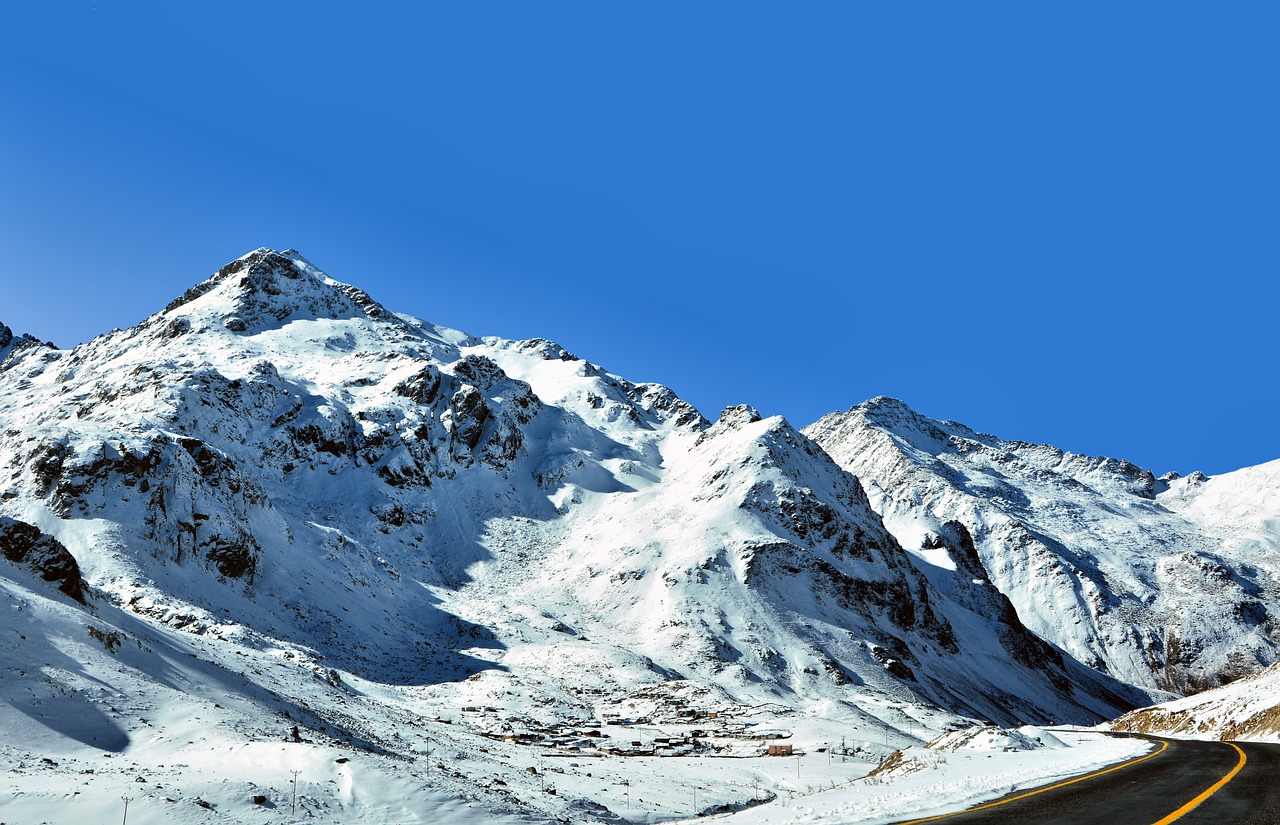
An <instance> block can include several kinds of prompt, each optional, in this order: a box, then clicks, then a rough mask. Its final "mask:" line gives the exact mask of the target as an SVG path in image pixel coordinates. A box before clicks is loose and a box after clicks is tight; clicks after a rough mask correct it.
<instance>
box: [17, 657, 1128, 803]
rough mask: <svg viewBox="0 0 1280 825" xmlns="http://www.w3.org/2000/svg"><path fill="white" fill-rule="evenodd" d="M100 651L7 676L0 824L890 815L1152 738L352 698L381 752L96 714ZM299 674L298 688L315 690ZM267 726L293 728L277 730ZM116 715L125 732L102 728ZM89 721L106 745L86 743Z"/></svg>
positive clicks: (219, 720)
mask: <svg viewBox="0 0 1280 825" xmlns="http://www.w3.org/2000/svg"><path fill="white" fill-rule="evenodd" d="M51 641H56V642H58V643H59V644H63V645H65V643H66V641H67V640H66V639H58V640H51ZM170 652H171V651H170ZM100 660H101V657H95V656H90V657H88V661H89V663H90V664H89V666H88V667H86V668H85V669H84V670H83V671H82V672H81V674H80V675H81V677H82V678H84V680H85V684H84V686H82V687H81V688H79V689H71V688H65V687H64V688H61V689H57V690H53V691H47V692H46V695H44V696H43V698H41V699H38V700H31V699H30V697H26V698H24V696H23V695H22V694H23V693H24V692H26V693H30V690H29V685H30V684H31V683H23V682H17V681H14V680H8V681H7V682H0V686H3V689H4V692H5V695H4V696H3V699H4V702H3V704H0V708H2V710H0V723H2V724H3V732H4V735H3V737H0V764H3V765H4V766H5V767H4V770H3V774H2V775H3V777H4V780H3V785H0V823H8V824H9V825H13V823H24V825H25V824H27V823H31V824H32V825H34V824H35V823H50V825H61V824H62V823H75V824H76V825H81V824H82V823H98V822H113V821H116V820H117V819H121V820H124V817H125V815H126V809H125V798H126V797H127V798H128V800H129V803H128V810H127V820H124V821H127V822H128V823H134V825H145V824H146V823H155V825H159V824H160V823H166V824H168V823H172V824H173V825H182V823H204V822H236V823H240V822H243V823H262V824H263V825H266V823H288V822H308V823H371V824H372V823H379V825H381V823H410V822H430V823H446V824H447V823H516V822H557V821H559V822H587V821H617V822H634V823H654V822H673V821H680V820H687V819H691V818H692V817H693V816H694V815H695V813H696V814H697V815H699V816H702V817H714V818H715V819H716V820H717V821H725V822H731V823H735V825H737V824H738V823H742V825H746V824H747V823H766V822H768V823H779V822H805V823H813V822H819V823H853V822H858V823H870V822H892V821H895V820H899V819H903V818H909V817H914V816H923V815H929V814H933V813H940V812H944V811H950V810H956V809H960V808H964V807H967V806H969V805H972V804H974V803H976V802H979V801H982V800H986V799H992V798H996V797H999V796H1001V795H1004V794H1006V793H1008V792H1010V791H1014V790H1020V789H1025V788H1029V787H1033V786H1036V785H1040V784H1044V783H1046V782H1050V781H1053V780H1055V779H1059V778H1063V777H1066V776H1070V775H1074V774H1078V773H1081V772H1085V771H1089V770H1091V769H1095V768H1098V767H1101V766H1104V765H1107V764H1111V763H1114V762H1117V761H1121V760H1124V759H1128V758H1131V757H1133V756H1136V755H1138V754H1140V753H1142V752H1144V751H1146V750H1148V749H1149V746H1148V745H1147V744H1146V743H1145V742H1143V741H1141V740H1136V739H1118V738H1111V737H1107V736H1104V735H1101V734H1099V733H1095V732H1089V731H1075V730H1073V731H1062V730H1058V731H1053V732H1049V731H1045V730H1042V729H1037V728H1023V729H1021V730H1020V731H1010V730H1004V729H1000V728H972V729H969V730H964V731H956V732H951V733H947V734H943V735H942V736H941V737H939V738H938V739H936V740H934V742H932V743H931V744H930V745H929V747H927V748H926V747H924V746H921V745H914V746H910V747H907V748H905V749H903V750H902V751H899V752H895V753H892V754H890V755H889V758H888V759H887V760H885V761H884V764H883V767H881V768H880V769H879V770H878V771H877V764H878V762H879V761H880V757H881V756H883V755H885V754H887V753H889V749H887V748H885V747H884V746H883V743H878V742H869V741H865V740H856V739H851V738H848V737H847V736H845V733H846V731H848V730H849V728H848V727H847V725H843V724H840V722H839V720H834V719H829V718H823V717H821V716H816V715H812V716H803V717H797V716H794V715H788V719H787V721H786V724H787V727H786V729H783V728H781V727H780V726H779V727H777V728H776V731H777V733H778V735H779V738H778V741H779V742H782V741H786V742H787V743H788V744H791V745H792V746H793V747H794V749H795V751H796V755H792V756H780V757H779V756H773V757H770V756H744V755H741V754H742V753H747V752H755V750H756V749H755V748H750V749H746V748H744V749H743V750H742V751H740V752H738V753H735V752H734V751H733V750H732V749H729V750H727V751H725V752H724V753H722V754H719V755H714V756H712V755H700V756H698V755H690V756H668V757H658V756H621V755H602V754H600V753H599V750H602V749H603V748H600V749H591V748H584V749H583V750H582V751H581V752H565V751H559V752H557V751H554V750H550V749H547V748H543V747H537V746H527V745H520V744H516V743H511V742H504V741H499V740H495V739H490V738H485V737H481V736H479V735H476V734H475V733H474V731H473V730H471V729H470V726H468V725H467V723H466V720H464V719H457V720H454V721H452V722H450V723H448V725H447V726H446V725H445V724H444V723H442V722H439V721H435V720H432V721H427V720H426V719H422V718H416V717H415V715H414V714H410V713H404V712H402V713H401V714H400V718H393V717H395V716H397V713H396V709H395V708H394V707H393V706H392V705H390V704H386V703H382V702H358V701H354V700H353V702H352V705H353V707H352V708H351V710H352V714H353V717H354V718H358V719H360V720H362V721H364V722H366V723H368V724H370V725H372V726H375V727H384V726H391V727H398V728H399V729H400V730H401V734H400V735H399V736H398V737H397V742H396V744H397V745H398V748H397V750H396V751H381V752H380V749H374V750H372V751H371V750H362V749H358V748H352V747H350V746H348V745H345V744H343V743H340V742H337V741H334V740H332V739H324V740H319V739H318V738H313V739H311V741H307V740H306V739H305V738H304V741H301V742H297V741H292V737H291V736H290V735H289V728H288V720H286V719H274V720H273V719H270V718H265V719H264V718H261V717H259V718H256V719H254V718H250V717H249V716H248V715H247V713H246V712H249V713H252V711H253V708H252V707H251V706H247V705H246V704H245V703H244V702H243V701H240V702H233V701H232V699H234V697H232V696H230V695H229V696H228V704H226V705H224V704H222V703H210V702H209V701H207V699H206V700H198V699H195V698H192V699H190V700H183V699H182V698H181V697H179V696H177V695H174V696H171V697H169V700H170V701H169V702H168V703H167V704H159V703H158V700H159V699H160V698H161V697H160V696H159V695H158V694H157V693H156V691H155V690H154V689H151V690H150V691H149V692H148V698H147V699H146V700H145V701H142V702H138V701H136V697H135V702H134V703H133V704H130V705H127V706H126V705H125V704H124V703H123V702H121V704H120V706H118V707H117V706H111V707H110V710H109V712H108V713H107V714H102V713H101V712H100V711H98V710H96V708H97V703H95V702H91V701H89V700H87V699H86V696H89V695H92V694H93V693H94V692H95V691H97V692H98V693H102V694H108V693H115V691H116V690H118V688H119V687H120V686H121V685H120V682H119V679H121V678H128V673H127V671H128V668H125V667H121V668H119V670H118V671H117V673H115V674H112V673H108V672H105V671H104V670H101V669H99V668H98V667H97V664H99V663H100ZM184 669H185V668H184V666H183V665H182V664H181V663H180V662H176V661H175V662H174V669H173V673H172V676H173V678H174V681H175V683H177V684H181V683H182V682H183V681H184V680H185V679H186V678H189V676H190V674H189V673H184V672H183V671H184ZM41 672H42V674H43V677H44V678H43V679H41V680H40V684H42V685H46V686H47V685H54V684H65V682H59V683H55V682H54V681H53V680H52V679H50V678H49V677H50V676H51V675H53V671H52V670H51V669H50V667H49V666H46V667H45V668H44V669H43V671H41ZM33 675H34V674H33ZM64 675H65V674H64ZM287 678H288V677H287V676H283V677H281V680H282V681H283V680H284V679H287ZM290 687H291V691H290V692H292V693H295V694H300V693H304V692H305V690H306V688H305V686H304V685H301V684H294V685H292V686H290ZM357 706H358V707H357ZM46 712H47V713H48V714H50V715H52V714H57V715H58V716H59V721H58V723H57V727H58V729H59V733H60V734H61V735H60V736H50V732H49V730H48V727H49V721H48V719H47V718H42V719H39V720H38V721H39V723H40V724H36V722H37V720H36V719H33V718H29V717H33V716H34V717H39V716H41V714H43V713H46ZM144 712H145V713H146V716H143V715H141V714H142V713H144ZM375 716H377V717H381V718H374V717H375ZM24 717H27V718H26V720H25V721H26V724H25V725H24ZM776 721H779V720H775V722H776ZM446 727H447V728H449V730H445V728H446ZM41 728H44V732H43V734H40V729H41ZM272 730H279V731H283V732H284V735H281V736H276V737H274V738H271V737H270V731H272ZM112 731H114V739H113V741H110V742H105V743H104V742H102V737H103V736H110V735H111V732H112ZM601 732H602V734H603V735H602V736H601V737H599V744H600V745H606V746H607V745H609V744H613V745H615V746H625V744H627V743H626V742H624V741H622V740H625V739H630V738H631V737H645V738H651V737H653V736H654V735H655V733H656V732H658V731H657V729H656V728H652V729H641V728H637V727H635V726H631V727H625V728H624V727H622V726H615V725H609V726H602V731H601ZM665 732H666V733H675V734H677V735H678V734H679V733H680V731H672V730H666V731H665ZM24 735H29V736H31V738H30V739H24ZM95 736H96V737H98V745H97V746H94V747H90V746H88V745H86V744H85V742H87V741H89V740H91V739H92V738H93V737H95ZM784 736H785V740H784V739H783V737H784ZM842 737H844V742H843V744H844V745H845V746H846V747H847V750H849V751H853V749H854V748H857V749H858V750H857V751H856V752H854V753H851V755H848V756H844V755H841V752H840V748H839V746H840V745H841V740H842ZM104 744H105V745H106V746H107V747H108V748H110V749H108V750H103V749H101V748H102V746H103V745H104ZM113 751H114V752H113ZM886 768H887V769H886ZM873 772H874V773H873ZM295 775H296V777H297V784H296V788H295V785H294V776H295ZM295 790H296V796H295ZM295 805H296V807H295ZM516 811H519V812H520V813H516Z"/></svg>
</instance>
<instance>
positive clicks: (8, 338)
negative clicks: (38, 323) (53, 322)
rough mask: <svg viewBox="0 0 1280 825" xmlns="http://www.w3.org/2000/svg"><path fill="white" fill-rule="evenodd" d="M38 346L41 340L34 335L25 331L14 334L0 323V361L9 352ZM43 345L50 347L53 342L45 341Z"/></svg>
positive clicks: (7, 355) (6, 356)
mask: <svg viewBox="0 0 1280 825" xmlns="http://www.w3.org/2000/svg"><path fill="white" fill-rule="evenodd" d="M38 346H41V341H40V339H39V338H36V337H35V336H34V335H28V334H26V333H23V334H22V335H15V334H14V333H13V330H11V329H9V328H8V327H7V326H5V325H4V324H0V361H3V360H4V359H6V358H8V357H9V355H10V354H11V353H13V352H16V351H18V350H20V349H25V348H26V347H38ZM44 346H47V347H52V346H53V344H51V343H48V342H45V343H44Z"/></svg>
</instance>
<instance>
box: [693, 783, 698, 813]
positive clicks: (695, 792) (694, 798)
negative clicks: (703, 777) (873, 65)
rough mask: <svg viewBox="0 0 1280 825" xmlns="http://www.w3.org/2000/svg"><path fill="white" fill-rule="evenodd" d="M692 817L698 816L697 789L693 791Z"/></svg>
mask: <svg viewBox="0 0 1280 825" xmlns="http://www.w3.org/2000/svg"><path fill="white" fill-rule="evenodd" d="M693 815H694V816H697V815H698V789H697V788H694V789H693Z"/></svg>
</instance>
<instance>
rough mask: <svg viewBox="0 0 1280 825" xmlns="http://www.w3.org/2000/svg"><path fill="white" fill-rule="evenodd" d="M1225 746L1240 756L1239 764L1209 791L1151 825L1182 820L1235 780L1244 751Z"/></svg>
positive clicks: (1241, 766)
mask: <svg viewBox="0 0 1280 825" xmlns="http://www.w3.org/2000/svg"><path fill="white" fill-rule="evenodd" d="M1227 744H1228V745H1231V747H1233V748H1235V749H1236V753H1238V754H1240V761H1239V762H1237V763H1236V766H1235V767H1234V768H1232V769H1231V773H1229V774H1227V775H1226V776H1224V777H1222V778H1221V779H1219V780H1218V781H1217V782H1215V783H1214V784H1213V787H1211V788H1209V790H1207V791H1205V792H1204V793H1202V794H1200V795H1199V796H1197V797H1196V798H1195V799H1193V800H1191V801H1190V802H1188V803H1187V804H1186V805H1183V806H1182V807H1181V808H1179V809H1178V810H1176V811H1174V812H1173V813H1171V814H1169V815H1168V816H1166V817H1165V818H1164V819H1162V820H1160V821H1159V822H1156V823H1153V825H1169V823H1170V822H1173V821H1174V820H1175V819H1182V817H1184V816H1186V815H1187V814H1189V813H1191V810H1192V809H1193V808H1195V807H1196V806H1197V805H1199V804H1200V803H1201V802H1204V801H1205V800H1206V799H1208V798H1209V797H1211V796H1213V795H1214V794H1216V793H1217V792H1218V791H1220V790H1222V786H1223V785H1225V784H1227V783H1228V782H1230V781H1231V780H1232V779H1235V778H1236V774H1238V773H1240V769H1241V768H1243V767H1244V763H1245V758H1244V751H1242V750H1240V748H1239V747H1237V746H1236V745H1234V744H1232V743H1231V742H1228V743H1227Z"/></svg>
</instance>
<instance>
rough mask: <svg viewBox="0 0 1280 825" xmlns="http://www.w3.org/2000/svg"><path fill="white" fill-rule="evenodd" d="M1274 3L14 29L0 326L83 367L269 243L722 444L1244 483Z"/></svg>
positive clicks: (148, 20) (295, 16) (110, 11)
mask: <svg viewBox="0 0 1280 825" xmlns="http://www.w3.org/2000/svg"><path fill="white" fill-rule="evenodd" d="M1276 8H1277V7H1276V6H1275V5H1274V4H1263V3H1257V4H1250V3H1240V4H1229V5H1219V6H1214V7H1209V6H1206V5H1204V4H1184V3H1176V2H1175V3H1131V4H1112V3H1107V4H1104V3H1079V4H1046V3H965V4H959V3H915V4H910V3H876V4H872V3H859V2H840V3H804V4H785V5H784V4H780V3H779V4H762V3H760V4H757V3H697V4H693V3H647V4H621V3H586V2H579V3H536V4H535V3H468V4H456V3H455V4H429V3H427V4H408V3H405V4H387V3H384V4H351V3H326V2H308V3H292V2H283V1H281V2H259V3H253V4H248V3H238V2H227V3H216V4H214V3H206V4H196V3H174V2H163V3H159V2H154V3H141V2H118V1H117V0H77V1H76V2H57V3H44V4H34V3H32V4H7V5H6V6H5V7H4V9H3V10H0V72H2V74H0V77H2V78H3V80H2V81H0V321H3V322H4V323H6V324H8V325H9V326H11V327H14V328H15V329H16V330H18V331H26V332H31V333H33V334H35V335H38V336H40V337H43V338H48V339H52V340H53V341H54V342H55V343H57V344H59V345H61V346H70V345H72V344H75V343H77V342H81V341H84V340H87V339H88V338H91V337H92V336H93V335H95V334H98V333H100V332H104V331H106V330H109V329H111V328H112V327H126V326H129V325H131V324H134V323H136V322H138V321H139V320H141V319H142V318H143V317H145V316H147V315H148V314H150V313H152V312H154V311H156V310H158V309H160V308H161V307H163V306H164V304H165V303H167V302H168V301H169V300H170V299H171V298H173V297H175V296H176V295H178V294H180V293H181V292H182V291H183V290H184V289H186V288H187V287H188V286H190V285H192V284H193V283H195V282H197V281H199V280H201V279H203V278H204V277H206V276H207V275H208V274H209V273H211V272H212V271H214V270H215V269H217V268H218V267H219V266H220V265H221V264H223V263H225V262H226V261H228V260H231V259H233V258H236V257H238V256H239V255H241V254H243V253H245V252H247V251H249V250H251V249H253V248H255V247H258V246H272V247H276V248H286V247H295V248H297V249H299V250H301V251H302V252H303V253H304V254H305V255H307V257H309V258H310V259H311V260H312V261H313V262H315V263H316V264H317V265H318V266H320V267H321V268H323V269H325V270H327V271H328V272H329V273H330V274H332V275H333V276H334V277H336V278H338V279H340V280H343V281H347V282H351V283H355V284H358V285H359V286H361V287H363V288H364V289H366V290H367V291H368V292H369V293H371V294H372V295H373V296H374V297H375V298H377V299H378V300H380V301H381V302H382V303H384V304H385V305H387V306H389V307H390V308H392V309H395V310H399V311H403V312H409V313H412V314H415V315H418V316H419V317H423V318H426V319H428V320H431V321H434V322H436V323H440V324H444V325H447V326H453V327H457V328H460V329H464V330H467V331H469V332H473V333H476V334H492V335H501V336H503V337H508V338H525V337H534V336H540V337H546V338H551V339H554V340H557V341H559V342H560V343H561V344H563V345H565V346H566V347H568V348H569V349H570V350H572V351H574V352H576V353H578V354H579V355H581V356H583V357H585V358H588V359H590V360H592V361H595V362H597V363H600V364H602V365H604V366H605V367H606V368H608V369H610V370H611V371H613V372H616V373H619V374H622V375H624V376H626V377H628V378H630V379H632V380H636V381H659V382H662V383H665V384H668V385H670V386H671V387H672V388H674V389H675V390H676V391H677V392H678V393H680V394H681V395H682V396H683V397H685V398H686V399H688V400H689V401H691V402H692V403H694V404H695V405H697V406H698V407H699V408H700V409H702V411H703V412H704V413H705V414H706V415H708V416H709V417H712V418H714V417H715V415H716V414H717V413H718V411H719V409H720V408H722V407H723V406H725V405H727V404H734V403H750V404H752V405H754V406H756V407H757V408H759V409H760V410H761V411H762V412H764V413H766V414H782V415H785V416H787V417H788V418H789V419H790V420H791V421H792V422H793V423H795V424H796V425H798V426H799V425H804V424H807V423H810V422H811V421H813V420H815V419H816V418H818V417H819V416H820V415H822V414H823V413H825V412H828V411H831V410H835V409H845V408H847V407H849V406H851V405H853V404H855V403H858V402H860V401H863V400H865V399H867V398H869V397H872V396H875V395H881V394H884V395H893V396H897V397H899V398H902V399H903V400H905V401H906V402H907V403H909V404H911V405H912V406H913V407H915V408H916V409H918V410H920V411H922V412H924V413H926V414H929V415H932V416H935V417H939V418H952V419H955V420H959V421H962V422H964V423H966V424H968V425H970V426H972V427H974V428H976V429H979V430H983V431H987V432H992V433H995V434H997V435H1000V436H1003V437H1005V438H1011V439H1022V440H1027V441H1045V442H1049V443H1053V444H1056V445H1058V446H1060V447H1062V448H1064V449H1069V450H1072V451H1075V452H1084V453H1093V454H1106V455H1116V456H1123V457H1127V458H1129V459H1130V460H1133V461H1135V462H1137V463H1139V464H1141V465H1143V466H1147V467H1150V468H1151V469H1153V470H1155V471H1156V472H1158V473H1159V472H1164V471H1166V470H1170V469H1176V470H1179V471H1182V472H1189V471H1191V470H1194V469H1203V470H1205V471H1208V472H1211V473H1216V472H1223V471H1227V470H1231V469H1235V468H1237V467H1241V466H1245V465H1249V464H1256V463H1260V462H1263V461H1267V460H1271V459H1274V458H1278V457H1280V440H1277V438H1276V437H1275V434H1274V425H1275V423H1276V422H1277V420H1280V387H1278V384H1277V380H1276V374H1277V370H1276V366H1275V363H1276V357H1275V356H1276V352H1277V347H1276V344H1275V341H1276V314H1277V307H1278V306H1280V300H1278V299H1280V287H1277V283H1276V280H1277V278H1276V276H1277V274H1280V273H1278V272H1277V234H1278V231H1280V230H1278V227H1280V205H1278V194H1277V193H1280V169H1278V167H1280V162H1278V161H1277V147H1280V134H1277V133H1278V132H1280V129H1278V128H1277V123H1278V115H1277V105H1276V103H1277V94H1276V87H1277V78H1280V65H1277V64H1278V63H1280V58H1278V57H1277V54H1280V52H1278V50H1277V49H1276V48H1275V46H1274V38H1275V32H1276V31H1277V23H1278V22H1280V20H1278V18H1280V12H1277V11H1276Z"/></svg>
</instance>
